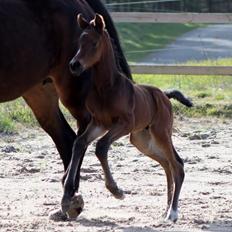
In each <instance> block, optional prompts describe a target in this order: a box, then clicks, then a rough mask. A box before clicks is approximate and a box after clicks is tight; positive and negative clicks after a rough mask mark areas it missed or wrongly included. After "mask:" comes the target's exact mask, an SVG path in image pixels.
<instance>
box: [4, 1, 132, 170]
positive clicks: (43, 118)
mask: <svg viewBox="0 0 232 232" xmlns="http://www.w3.org/2000/svg"><path fill="white" fill-rule="evenodd" d="M80 12H82V13H83V14H84V15H85V16H86V17H87V18H88V15H92V14H93V12H98V13H101V14H102V15H104V17H105V18H106V23H107V28H108V30H109V33H110V34H111V37H112V38H113V39H114V42H115V47H116V48H117V53H118V54H119V56H120V62H119V63H120V66H121V68H122V70H123V72H125V73H126V74H127V75H128V76H131V74H130V71H129V68H128V65H127V63H126V60H125V57H124V55H123V53H122V50H121V47H120V44H119V40H118V36H117V33H116V31H115V28H114V26H113V23H112V20H111V18H110V16H109V14H108V13H107V11H106V9H105V8H104V6H103V4H102V3H101V2H100V0H94V1H92V0H33V1H31V0H11V1H7V0H0V21H1V27H0V102H5V101H10V100H14V99H16V98H18V97H20V96H22V97H23V98H24V99H25V101H26V102H27V104H28V105H29V106H30V108H31V109H32V111H33V113H34V115H35V117H36V118H37V120H38V121H39V123H40V125H41V127H42V128H43V129H44V130H45V131H46V132H47V133H48V134H49V135H50V136H51V138H52V139H53V141H54V142H55V144H56V147H57V149H58V151H59V153H60V156H61V159H62V161H63V164H64V168H65V169H66V168H67V166H68V164H69V161H70V158H71V149H72V144H73V141H74V139H75V137H76V134H75V133H74V131H73V130H72V129H71V128H70V126H69V125H68V123H67V122H66V120H65V119H64V117H63V115H62V113H61V111H60V109H59V104H58V95H57V90H58V93H59V94H60V96H61V98H62V100H63V102H64V103H65V105H66V106H68V107H69V109H70V111H71V112H72V113H73V114H74V116H76V114H78V113H79V112H77V110H79V109H80V110H81V109H82V107H83V102H84V98H85V95H86V91H85V90H86V89H87V86H88V84H89V78H88V76H89V74H88V73H87V72H86V73H84V74H83V75H81V76H80V78H73V77H72V76H71V74H70V72H69V66H68V63H69V60H70V59H71V57H72V56H73V55H74V53H75V51H76V49H77V47H76V46H77V43H76V42H75V41H77V40H78V37H79V35H80V30H79V29H78V28H77V27H76V15H77V14H78V13H80ZM82 76H85V77H86V76H87V78H82ZM48 77H50V80H51V81H47V78H48ZM64 79H66V80H67V79H68V80H69V86H65V89H66V91H65V93H64V92H63V89H61V88H55V87H57V86H62V84H63V80H64ZM72 86H75V91H74V89H72ZM67 90H69V91H67ZM73 97H75V99H78V100H79V101H76V102H75V104H74V103H73V102H72V101H71V100H70V99H72V98H73ZM74 109H75V110H74ZM74 111H75V112H74ZM80 112H81V111H80ZM81 113H82V112H81ZM81 113H80V115H79V117H77V119H79V121H80V126H82V125H83V126H82V128H83V129H82V130H84V127H85V124H86V123H87V122H85V121H86V120H87V121H88V117H86V115H81ZM84 118H85V119H84ZM86 118H87V119H86Z"/></svg>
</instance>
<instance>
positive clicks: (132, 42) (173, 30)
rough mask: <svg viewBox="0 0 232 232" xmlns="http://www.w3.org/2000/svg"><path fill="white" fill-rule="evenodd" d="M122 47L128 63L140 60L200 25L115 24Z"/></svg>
mask: <svg viewBox="0 0 232 232" xmlns="http://www.w3.org/2000/svg"><path fill="white" fill-rule="evenodd" d="M116 26H117V29H118V32H119V35H120V38H121V41H123V43H122V46H123V48H124V51H125V54H126V57H127V59H128V61H129V62H136V61H140V60H142V59H143V58H144V57H145V56H147V55H148V54H149V53H150V52H152V51H153V50H155V49H160V48H163V47H165V45H167V44H169V43H170V42H172V41H174V40H175V39H176V37H178V36H180V35H182V34H184V33H185V32H188V31H191V30H193V29H195V28H198V27H202V26H203V25H201V24H176V23H174V24H171V23H165V24H162V23H155V24H154V23H146V24H144V23H117V24H116Z"/></svg>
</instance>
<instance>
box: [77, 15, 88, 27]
mask: <svg viewBox="0 0 232 232" xmlns="http://www.w3.org/2000/svg"><path fill="white" fill-rule="evenodd" d="M77 22H78V25H79V26H80V28H81V29H83V30H84V29H86V28H87V27H88V26H89V23H88V22H87V20H86V19H85V18H84V17H83V16H82V14H78V15H77Z"/></svg>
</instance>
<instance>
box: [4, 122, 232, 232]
mask: <svg viewBox="0 0 232 232" xmlns="http://www.w3.org/2000/svg"><path fill="white" fill-rule="evenodd" d="M173 140H174V144H175V146H176V148H177V150H178V152H179V154H180V156H181V157H182V158H183V159H184V162H185V172H186V178H185V182H184V185H183V189H182V192H181V196H180V207H179V220H178V221H177V223H175V224H172V223H165V222H164V221H163V220H162V214H163V213H164V210H165V204H166V179H165V176H164V172H163V170H162V169H161V168H160V166H159V165H157V163H155V162H154V161H152V160H150V159H149V158H147V157H145V156H144V155H141V154H140V153H139V152H138V151H137V150H136V149H135V148H134V147H132V146H131V145H130V144H129V143H128V139H127V138H123V139H121V140H120V141H118V142H116V143H115V144H114V145H113V146H112V149H111V150H110V155H109V156H110V164H111V167H112V170H113V174H114V176H115V179H116V180H117V182H118V185H119V186H120V187H121V188H122V189H123V190H125V192H126V198H125V199H124V200H117V199H114V198H113V197H112V196H111V194H110V193H109V192H108V191H107V190H106V189H105V187H104V181H103V175H102V170H101V168H100V165H99V162H98V161H97V159H96V157H95V156H94V145H93V146H91V147H90V148H89V151H88V154H86V157H85V160H84V164H83V168H82V174H81V175H82V178H81V186H80V193H81V194H82V196H83V197H84V201H85V208H84V211H83V212H82V214H81V215H80V216H79V218H78V219H77V220H76V221H67V222H54V221H50V220H49V219H48V215H49V213H50V212H51V211H52V210H54V209H58V208H59V206H60V205H59V204H60V200H61V196H62V187H61V183H60V179H61V177H62V172H63V167H62V163H61V161H60V159H59V156H58V154H57V151H56V149H55V147H54V145H53V143H52V141H51V139H50V138H49V137H48V136H47V135H46V134H45V133H44V132H43V131H42V130H41V129H25V128H22V130H21V131H20V134H15V135H10V136H9V135H1V138H0V167H1V168H0V231H1V232H5V231H8V232H9V231H12V232H18V231H20V232H30V231H36V232H44V231H53V232H58V231H61V232H63V231H65V232H67V231H68V232H69V231H70V232H72V231H73V232H74V231H75V232H76V231H78V232H87V231H88V232H95V231H99V232H104V231H105V232H113V231H115V232H119V231H120V232H139V231H141V232H158V231H176V232H177V231H191V232H193V231H194V232H197V231H218V232H219V231H220V232H231V231H232V122H231V121H222V120H215V119H214V120H210V119H207V120H202V119H201V120H200V119H182V120H180V119H178V120H177V121H176V122H175V131H174V134H173Z"/></svg>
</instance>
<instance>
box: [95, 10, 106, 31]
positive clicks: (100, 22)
mask: <svg viewBox="0 0 232 232" xmlns="http://www.w3.org/2000/svg"><path fill="white" fill-rule="evenodd" d="M94 22H95V28H96V29H97V31H98V32H100V33H101V32H103V30H104V29H105V27H106V24H105V21H104V18H103V17H102V16H101V15H100V14H96V15H95V19H94Z"/></svg>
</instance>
